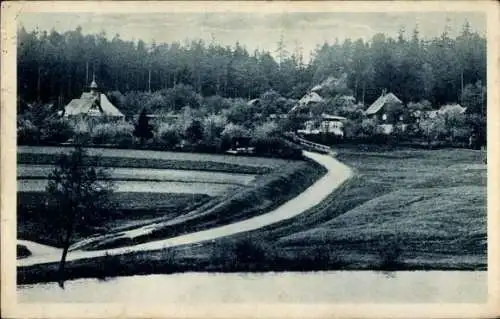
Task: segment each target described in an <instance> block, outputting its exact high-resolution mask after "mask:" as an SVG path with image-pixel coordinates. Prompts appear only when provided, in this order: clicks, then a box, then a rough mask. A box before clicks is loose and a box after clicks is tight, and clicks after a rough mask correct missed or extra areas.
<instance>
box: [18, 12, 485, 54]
mask: <svg viewBox="0 0 500 319" xmlns="http://www.w3.org/2000/svg"><path fill="white" fill-rule="evenodd" d="M465 21H469V23H470V25H471V27H472V30H473V31H476V32H478V33H480V34H482V35H485V34H486V17H485V15H484V14H483V13H480V12H445V11H442V12H420V13H415V12H390V13H387V12H383V13H373V12H361V13H360V12H357V13H348V12H317V13H316V12H283V13H276V12H273V13H268V14H262V13H256V12H254V13H251V12H206V13H199V12H196V13H189V12H179V13H171V12H170V13H127V14H116V13H113V14H110V13H90V12H87V13H74V12H71V13H61V12H57V13H21V14H20V15H19V18H18V23H19V25H23V26H24V27H25V28H26V29H27V30H28V31H31V30H33V29H35V28H37V27H38V28H39V29H40V30H48V31H49V30H51V29H55V30H56V31H58V32H65V31H68V30H74V29H75V28H76V27H77V26H81V27H82V29H83V33H84V34H96V33H99V32H101V31H105V32H106V35H107V36H108V37H109V38H112V37H114V36H115V35H116V34H119V35H120V38H122V39H124V40H135V41H137V40H139V39H142V40H143V41H145V42H146V43H151V42H152V41H153V40H154V41H156V43H172V42H174V41H180V42H183V41H185V40H186V39H203V40H204V41H206V42H207V43H210V42H212V41H213V42H216V43H219V44H222V45H231V46H232V45H234V44H235V43H236V42H237V41H238V42H239V43H240V44H241V45H243V46H245V47H246V48H247V50H249V51H250V52H253V51H254V50H255V49H260V50H267V51H270V52H271V53H273V54H274V53H275V51H276V49H277V42H278V41H279V40H280V38H281V37H283V40H284V43H285V45H286V48H287V51H289V52H291V53H292V52H296V51H297V50H298V49H301V50H302V52H303V54H304V57H305V58H306V59H308V58H309V53H310V52H312V51H313V50H314V49H315V48H316V47H317V46H318V45H322V44H323V43H325V42H328V43H333V42H334V41H335V39H336V38H337V39H338V40H339V41H341V42H342V41H343V40H344V39H345V38H351V39H353V40H355V39H358V38H363V39H364V40H369V39H371V37H372V36H373V35H374V34H376V33H379V32H381V33H385V34H386V35H388V36H391V37H396V36H397V34H398V31H399V30H400V29H401V28H404V29H405V30H406V34H407V36H408V37H410V36H411V33H412V30H413V29H414V28H415V26H418V29H419V32H420V35H421V37H423V38H431V37H434V36H438V35H440V34H441V33H442V32H443V30H444V29H445V27H446V25H448V26H449V27H450V32H449V33H450V35H451V36H455V35H457V34H458V33H459V32H460V30H461V28H462V25H463V24H464V22H465Z"/></svg>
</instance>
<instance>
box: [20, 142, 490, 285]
mask: <svg viewBox="0 0 500 319" xmlns="http://www.w3.org/2000/svg"><path fill="white" fill-rule="evenodd" d="M483 156H484V154H483V153H481V152H476V151H469V150H450V149H448V150H434V151H426V150H425V151H424V150H399V151H384V152H362V151H347V150H346V151H342V150H339V152H338V158H339V159H340V160H342V161H343V162H344V163H346V164H348V165H349V166H351V167H352V168H353V169H354V170H355V176H354V177H353V178H351V179H349V180H348V181H347V182H346V183H344V184H343V185H342V186H341V187H340V188H339V189H338V190H337V191H335V192H334V193H332V194H330V195H329V196H328V197H327V198H326V199H325V200H323V201H322V202H321V203H320V204H318V205H316V206H315V207H312V208H311V209H309V210H307V211H306V212H304V213H302V214H300V215H298V216H297V217H294V218H291V219H288V220H285V221H282V222H278V223H275V224H272V225H270V226H267V227H264V228H260V229H258V230H255V231H251V232H246V233H243V234H237V235H234V236H231V237H227V238H220V239H217V240H214V241H209V242H202V243H199V244H194V245H188V246H180V247H172V248H165V249H159V250H155V251H141V252H134V253H128V254H124V255H118V256H103V257H99V258H93V259H81V260H76V261H73V262H71V263H69V265H68V267H69V268H68V271H69V276H70V277H71V278H78V277H82V276H85V277H107V276H120V275H121V276H123V275H132V274H147V273H172V272H180V271H228V272H232V271H284V270H325V269H329V270H332V269H354V270H359V269H382V270H384V269H385V270H398V269H399V270H409V269H425V270H430V269H442V270H449V269H458V270H465V269H471V270H477V269H485V268H486V166H485V165H484V164H482V158H483ZM96 265H99V267H97V266H96ZM55 269H56V268H55V265H54V266H52V265H47V266H45V267H36V266H33V267H23V268H20V272H19V273H18V280H20V282H34V281H40V280H41V279H40V278H43V281H45V280H47V281H50V280H54V279H55V277H53V276H54V274H55V272H54V271H55ZM51 278H52V279H51Z"/></svg>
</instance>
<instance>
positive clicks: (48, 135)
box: [39, 118, 73, 143]
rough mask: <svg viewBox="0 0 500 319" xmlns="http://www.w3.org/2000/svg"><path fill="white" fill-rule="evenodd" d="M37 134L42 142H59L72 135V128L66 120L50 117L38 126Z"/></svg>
mask: <svg viewBox="0 0 500 319" xmlns="http://www.w3.org/2000/svg"><path fill="white" fill-rule="evenodd" d="M39 134H40V140H41V141H43V142H48V143H61V142H65V141H67V140H68V139H70V138H71V137H72V136H73V129H72V128H71V125H70V124H69V123H68V121H67V120H64V119H59V118H50V119H47V121H46V123H45V124H44V125H43V126H42V127H40V133H39Z"/></svg>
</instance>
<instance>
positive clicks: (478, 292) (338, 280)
mask: <svg viewBox="0 0 500 319" xmlns="http://www.w3.org/2000/svg"><path fill="white" fill-rule="evenodd" d="M487 294H488V292H487V272H485V271H477V272H472V271H431V272H424V271H406V272H393V273H382V272H374V271H326V272H309V273H296V272H281V273H257V274H255V273H254V274H251V273H231V274H227V273H181V274H172V275H143V276H131V277H118V278H114V279H109V280H105V281H103V280H97V279H78V280H71V281H67V282H66V284H65V290H62V289H60V288H59V287H58V285H57V284H56V283H44V284H35V285H20V286H18V288H17V296H18V302H25V303H32V302H37V303H38V302H42V303H43V302H51V303H59V302H85V303H98V302H105V303H127V302H132V303H134V304H137V303H192V302H195V303H253V302H258V303H278V302H279V303H306V304H307V303H311V304H314V303H350V302H362V303H458V302H466V303H485V302H487Z"/></svg>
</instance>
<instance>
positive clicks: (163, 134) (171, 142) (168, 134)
mask: <svg viewBox="0 0 500 319" xmlns="http://www.w3.org/2000/svg"><path fill="white" fill-rule="evenodd" d="M156 135H157V140H158V142H159V143H160V145H162V146H164V147H166V148H167V149H173V148H174V147H175V146H176V145H177V144H178V143H179V142H180V140H181V138H180V134H179V131H178V129H177V128H176V126H175V125H172V124H168V123H162V124H160V126H159V128H158V133H157V134H156Z"/></svg>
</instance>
